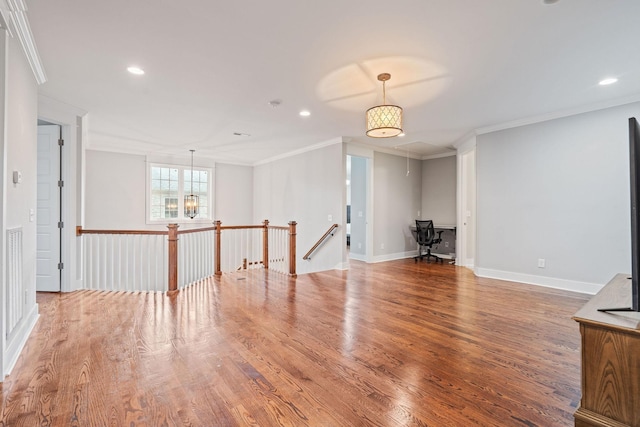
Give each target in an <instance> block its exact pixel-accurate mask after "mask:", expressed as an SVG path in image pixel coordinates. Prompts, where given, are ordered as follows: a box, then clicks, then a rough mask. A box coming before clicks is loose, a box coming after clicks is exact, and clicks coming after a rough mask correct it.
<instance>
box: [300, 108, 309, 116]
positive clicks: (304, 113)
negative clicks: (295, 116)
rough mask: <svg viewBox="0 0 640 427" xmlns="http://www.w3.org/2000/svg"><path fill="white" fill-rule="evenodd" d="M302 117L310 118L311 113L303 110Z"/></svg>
mask: <svg viewBox="0 0 640 427" xmlns="http://www.w3.org/2000/svg"><path fill="white" fill-rule="evenodd" d="M300 115H301V116H302V117H309V116H310V115H311V112H310V111H308V110H302V111H300Z"/></svg>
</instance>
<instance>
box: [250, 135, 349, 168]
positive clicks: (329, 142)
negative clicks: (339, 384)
mask: <svg viewBox="0 0 640 427" xmlns="http://www.w3.org/2000/svg"><path fill="white" fill-rule="evenodd" d="M343 142H345V141H344V138H342V137H339V138H332V139H329V140H327V141H324V142H321V143H319V144H315V145H310V146H309V147H304V148H301V149H299V150H295V151H290V152H288V153H284V154H280V155H278V156H273V157H270V158H268V159H265V160H260V161H258V162H255V163H253V165H252V166H260V165H265V164H268V163H271V162H275V161H276V160H282V159H286V158H288V157H293V156H297V155H299V154H303V153H307V152H309V151H315V150H317V149H319V148H324V147H328V146H330V145H335V144H342V143H343Z"/></svg>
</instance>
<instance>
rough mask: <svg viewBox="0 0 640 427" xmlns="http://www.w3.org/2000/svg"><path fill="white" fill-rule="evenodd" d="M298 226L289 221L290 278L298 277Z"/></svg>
mask: <svg viewBox="0 0 640 427" xmlns="http://www.w3.org/2000/svg"><path fill="white" fill-rule="evenodd" d="M296 225H297V222H295V221H289V276H293V277H296V276H297V274H296Z"/></svg>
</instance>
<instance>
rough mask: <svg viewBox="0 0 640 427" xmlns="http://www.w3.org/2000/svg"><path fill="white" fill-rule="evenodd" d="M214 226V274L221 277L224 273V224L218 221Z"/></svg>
mask: <svg viewBox="0 0 640 427" xmlns="http://www.w3.org/2000/svg"><path fill="white" fill-rule="evenodd" d="M213 225H214V226H215V227H216V231H215V239H216V241H215V249H214V252H215V254H214V259H213V270H214V272H213V274H215V275H216V276H221V275H222V271H221V270H220V235H221V234H222V223H221V222H220V221H218V220H216V221H214V222H213Z"/></svg>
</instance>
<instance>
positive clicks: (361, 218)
mask: <svg viewBox="0 0 640 427" xmlns="http://www.w3.org/2000/svg"><path fill="white" fill-rule="evenodd" d="M370 168H371V159H369V158H366V157H359V156H352V155H347V241H348V243H349V258H352V259H355V260H360V261H366V262H369V261H370V259H369V258H370V254H371V250H370V249H371V248H370V246H371V245H370V244H369V242H370V241H371V238H370V236H371V234H370V233H371V225H372V224H371V214H370V212H371V211H370V208H369V207H370V200H371V197H370V190H371V180H370V173H371V172H370Z"/></svg>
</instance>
